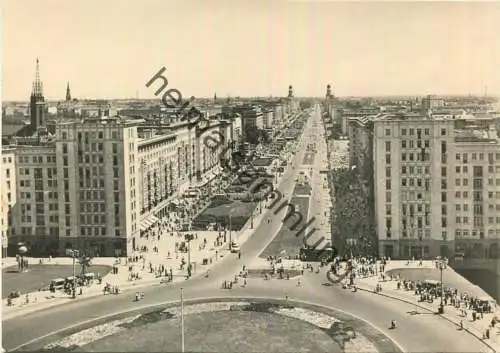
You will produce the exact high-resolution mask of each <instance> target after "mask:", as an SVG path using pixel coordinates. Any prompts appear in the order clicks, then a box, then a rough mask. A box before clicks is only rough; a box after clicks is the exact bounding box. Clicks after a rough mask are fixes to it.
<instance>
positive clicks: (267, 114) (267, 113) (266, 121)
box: [262, 107, 273, 129]
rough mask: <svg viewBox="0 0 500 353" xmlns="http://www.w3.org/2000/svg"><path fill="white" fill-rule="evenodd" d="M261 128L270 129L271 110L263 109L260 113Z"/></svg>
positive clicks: (271, 121) (271, 125) (271, 124)
mask: <svg viewBox="0 0 500 353" xmlns="http://www.w3.org/2000/svg"><path fill="white" fill-rule="evenodd" d="M262 126H263V128H264V129H272V127H273V110H272V109H271V108H268V107H266V108H264V109H263V111H262Z"/></svg>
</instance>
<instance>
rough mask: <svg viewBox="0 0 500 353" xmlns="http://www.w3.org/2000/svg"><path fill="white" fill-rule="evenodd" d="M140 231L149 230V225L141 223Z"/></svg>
mask: <svg viewBox="0 0 500 353" xmlns="http://www.w3.org/2000/svg"><path fill="white" fill-rule="evenodd" d="M139 229H140V230H141V231H143V230H146V229H148V225H147V223H146V222H145V221H144V220H143V221H141V222H140V223H139Z"/></svg>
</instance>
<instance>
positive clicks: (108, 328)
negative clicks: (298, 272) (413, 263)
mask: <svg viewBox="0 0 500 353" xmlns="http://www.w3.org/2000/svg"><path fill="white" fill-rule="evenodd" d="M183 312H184V320H183V321H184V337H185V351H203V352H205V351H206V352H209V351H211V352H236V351H252V352H349V353H350V352H352V353H354V352H402V351H401V349H400V348H399V347H398V345H396V344H395V343H394V342H392V341H391V340H390V339H389V338H388V337H386V336H385V335H383V334H382V333H381V332H380V331H378V330H376V329H375V328H374V327H372V326H371V325H369V324H367V323H365V322H363V321H361V320H359V319H356V318H354V317H352V316H350V315H348V314H346V313H341V312H338V311H336V310H333V309H329V308H325V307H320V306H315V305H307V304H304V303H297V302H294V301H291V300H287V301H281V300H264V299H248V300H247V299H238V301H236V300H234V299H213V300H210V301H201V300H200V301H196V302H189V303H186V304H184V309H183ZM181 317H182V315H181V308H180V307H179V304H178V303H177V304H173V305H171V306H163V307H157V308H155V309H149V310H148V311H147V312H144V313H133V312H132V313H126V314H121V317H115V318H109V319H107V320H105V321H104V320H101V322H98V321H96V322H94V323H93V324H87V326H86V327H80V328H74V329H71V330H68V331H67V332H65V333H59V334H57V335H55V336H52V337H48V338H44V339H43V340H41V341H39V342H37V343H33V344H30V345H29V346H25V347H23V348H22V349H20V350H21V351H28V350H31V351H32V350H37V351H65V352H71V351H78V352H112V351H113V352H116V351H123V352H138V351H141V352H145V351H148V352H159V351H180V350H181ZM103 321H104V322H103Z"/></svg>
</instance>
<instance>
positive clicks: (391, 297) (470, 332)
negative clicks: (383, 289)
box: [326, 271, 497, 352]
mask: <svg viewBox="0 0 500 353" xmlns="http://www.w3.org/2000/svg"><path fill="white" fill-rule="evenodd" d="M326 277H327V278H328V280H329V281H330V282H332V283H334V284H339V282H340V281H341V280H342V279H343V278H345V277H341V279H340V280H337V282H336V281H335V280H332V279H331V278H330V271H328V272H327V276H326ZM356 288H357V289H358V290H362V291H364V292H368V293H371V294H375V295H381V296H383V297H386V298H390V299H394V300H398V301H400V302H403V303H406V304H410V305H414V306H417V307H419V308H420V309H423V310H425V311H427V312H430V313H433V314H436V312H435V311H434V310H431V309H429V308H426V307H425V306H422V305H421V304H419V303H416V302H411V301H409V300H407V299H403V298H398V297H396V296H394V295H390V294H385V293H374V292H373V289H368V288H361V287H360V286H359V284H356ZM436 315H439V317H441V318H443V319H445V320H446V321H448V322H450V323H452V324H453V325H455V326H457V325H459V324H458V323H456V322H455V321H453V320H452V319H450V318H449V317H447V316H445V315H442V314H436ZM463 330H464V331H466V332H467V333H469V334H470V335H472V336H474V337H475V338H476V339H477V340H479V341H480V342H481V343H483V344H484V345H486V346H487V347H488V348H489V349H491V350H492V351H493V352H497V349H496V348H494V347H493V346H492V345H491V344H489V343H488V342H487V341H485V340H483V339H482V337H479V336H478V335H477V334H476V333H474V332H472V331H471V330H469V329H468V328H466V327H464V329H463Z"/></svg>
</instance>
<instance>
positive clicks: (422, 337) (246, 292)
mask: <svg viewBox="0 0 500 353" xmlns="http://www.w3.org/2000/svg"><path fill="white" fill-rule="evenodd" d="M303 156H304V152H303V151H300V150H299V151H298V153H297V154H296V156H295V160H294V162H293V165H297V162H301V161H302V160H303ZM296 173H297V169H290V170H288V171H287V172H286V175H285V178H284V179H283V182H282V184H281V185H280V187H279V189H280V191H281V192H283V193H284V194H285V195H287V196H290V195H291V194H292V190H293V186H294V179H295V174H296ZM266 211H267V214H266V215H265V217H264V220H263V222H262V223H261V224H260V225H259V226H258V227H257V229H256V231H255V234H254V235H253V236H252V237H251V238H250V239H249V240H248V241H247V242H246V243H244V244H243V245H242V246H241V252H242V258H241V259H238V258H237V256H235V255H227V256H226V257H225V258H224V259H222V260H220V262H219V263H217V264H216V265H215V266H214V267H213V269H212V270H211V271H210V277H209V278H203V277H197V278H193V279H191V280H189V281H186V282H185V283H183V284H182V287H183V288H184V293H185V298H186V300H189V299H194V298H200V297H222V296H234V297H237V296H242V297H248V296H258V297H270V298H284V296H285V295H288V296H289V298H290V299H298V300H304V301H309V302H314V303H317V304H320V305H325V306H330V307H334V308H338V309H341V310H344V311H347V312H349V313H352V314H354V315H356V316H358V317H360V318H362V319H365V320H367V321H369V322H371V323H373V324H374V325H376V326H377V327H379V328H380V329H381V330H382V331H383V332H384V333H386V334H387V335H388V336H389V337H391V338H393V339H395V340H396V341H397V342H399V343H400V344H401V345H402V347H403V348H404V349H405V350H406V351H413V352H415V351H420V352H423V351H427V352H440V351H441V352H443V351H457V352H464V351H470V352H473V351H475V352H479V351H484V347H483V344H482V343H480V342H479V341H477V340H475V339H474V338H473V337H472V336H469V335H467V334H465V333H462V332H457V330H456V328H455V327H453V326H451V325H450V324H449V323H448V322H446V321H444V320H442V319H440V318H436V317H434V315H417V316H410V315H409V314H407V312H409V311H411V310H413V307H412V306H409V305H407V304H403V303H400V302H395V301H392V300H389V299H386V298H383V297H379V296H375V295H372V294H369V293H361V292H359V293H355V294H354V293H351V292H349V291H346V290H343V289H342V288H340V287H337V286H323V285H322V284H323V282H326V279H325V278H326V277H325V273H324V272H323V273H321V274H313V273H307V274H306V275H305V276H304V287H303V288H300V287H297V286H296V283H295V281H292V280H290V281H286V280H282V281H280V280H272V281H264V280H262V279H250V280H249V285H248V287H246V288H240V287H237V286H236V287H234V288H233V289H232V290H230V291H229V290H223V289H220V284H221V282H222V281H223V280H226V279H230V278H231V277H232V275H234V274H235V273H237V272H238V271H239V269H240V268H241V266H242V265H244V264H246V263H250V262H251V260H253V259H254V258H255V257H257V256H258V255H259V253H260V252H261V251H262V250H263V249H264V248H265V247H266V246H267V244H268V243H269V242H270V241H271V240H272V238H273V236H274V235H275V234H276V233H277V231H278V230H279V227H280V221H279V220H280V219H283V217H284V214H285V212H286V208H284V209H283V210H282V212H279V213H278V214H276V215H275V214H274V212H273V210H266ZM266 218H271V219H272V220H273V221H272V222H270V223H267V221H266ZM180 286H181V284H175V285H170V286H169V287H162V286H160V285H158V286H154V287H151V288H148V289H144V290H143V291H144V292H145V294H146V298H145V299H144V300H142V301H141V302H140V304H138V303H136V302H134V301H133V297H134V295H133V293H123V294H122V295H120V296H99V297H93V298H87V299H82V300H80V301H77V302H73V303H71V304H63V305H60V306H57V307H52V308H50V309H47V310H41V311H38V312H34V313H32V314H28V315H25V316H22V317H16V318H13V319H11V320H6V321H3V327H2V331H3V332H2V335H3V347H4V348H5V349H7V350H11V349H13V348H15V347H18V346H19V345H21V344H24V343H27V342H29V341H31V340H34V339H36V338H39V337H41V336H44V335H47V334H50V333H52V332H54V331H56V330H60V329H63V328H66V327H68V326H71V325H75V324H78V323H81V322H83V321H86V320H91V319H96V318H99V317H102V316H105V315H111V314H114V313H118V312H120V311H126V310H129V309H132V310H133V309H135V308H137V307H138V305H141V306H143V305H147V304H151V305H154V304H158V303H162V302H167V301H173V300H178V299H179V290H178V288H179V287H180ZM390 319H395V320H397V322H398V323H399V324H398V326H399V328H398V329H397V330H392V331H391V330H388V329H387V325H388V322H389V321H390Z"/></svg>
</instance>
